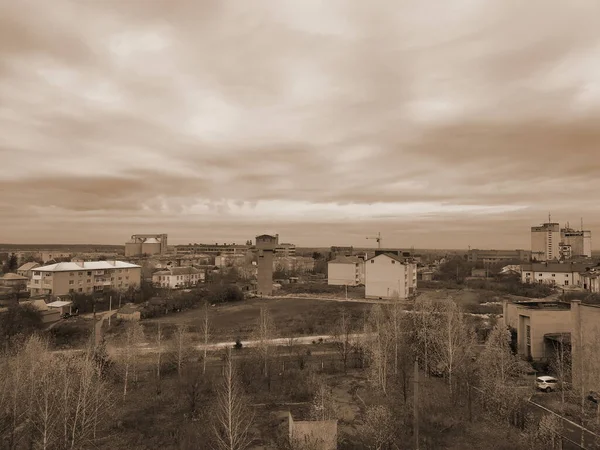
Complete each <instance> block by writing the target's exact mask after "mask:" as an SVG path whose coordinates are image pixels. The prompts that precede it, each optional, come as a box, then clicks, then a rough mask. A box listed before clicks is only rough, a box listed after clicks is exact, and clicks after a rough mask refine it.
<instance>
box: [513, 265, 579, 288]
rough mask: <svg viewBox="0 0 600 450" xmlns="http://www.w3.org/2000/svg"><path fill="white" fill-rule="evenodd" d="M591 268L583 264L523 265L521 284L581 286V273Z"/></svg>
mask: <svg viewBox="0 0 600 450" xmlns="http://www.w3.org/2000/svg"><path fill="white" fill-rule="evenodd" d="M587 268H589V264H582V263H569V262H567V263H559V262H545V263H531V264H523V265H521V282H522V283H528V284H531V283H538V284H551V285H554V286H581V273H582V272H585V271H586V269H587Z"/></svg>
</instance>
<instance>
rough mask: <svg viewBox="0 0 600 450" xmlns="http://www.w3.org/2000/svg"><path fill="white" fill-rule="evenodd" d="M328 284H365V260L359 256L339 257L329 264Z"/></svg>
mask: <svg viewBox="0 0 600 450" xmlns="http://www.w3.org/2000/svg"><path fill="white" fill-rule="evenodd" d="M327 284H329V285H333V286H358V285H359V284H365V260H364V258H359V257H357V256H338V257H337V258H336V259H334V260H332V261H329V262H328V263H327Z"/></svg>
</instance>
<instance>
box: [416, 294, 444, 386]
mask: <svg viewBox="0 0 600 450" xmlns="http://www.w3.org/2000/svg"><path fill="white" fill-rule="evenodd" d="M435 313H436V305H435V303H434V302H432V301H431V300H427V299H421V298H417V300H416V301H415V307H414V310H413V315H412V317H413V331H414V338H415V344H416V351H417V355H418V356H419V360H420V361H423V364H424V370H425V376H429V371H430V364H429V362H430V353H431V347H432V341H433V338H432V333H433V331H434V330H435V329H436V328H437V320H438V319H437V316H436V314H435Z"/></svg>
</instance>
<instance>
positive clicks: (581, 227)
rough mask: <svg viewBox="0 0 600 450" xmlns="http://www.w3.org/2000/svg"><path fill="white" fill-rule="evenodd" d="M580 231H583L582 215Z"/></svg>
mask: <svg viewBox="0 0 600 450" xmlns="http://www.w3.org/2000/svg"><path fill="white" fill-rule="evenodd" d="M581 231H583V217H582V218H581Z"/></svg>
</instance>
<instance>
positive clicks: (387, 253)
mask: <svg viewBox="0 0 600 450" xmlns="http://www.w3.org/2000/svg"><path fill="white" fill-rule="evenodd" d="M379 256H387V257H388V258H391V259H393V260H396V261H398V262H401V263H406V260H407V258H405V257H402V256H399V255H397V254H395V253H389V252H386V253H380V254H378V255H375V256H372V257H371V258H369V259H367V261H370V260H372V259H375V258H378V257H379ZM408 259H410V258H408Z"/></svg>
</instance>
